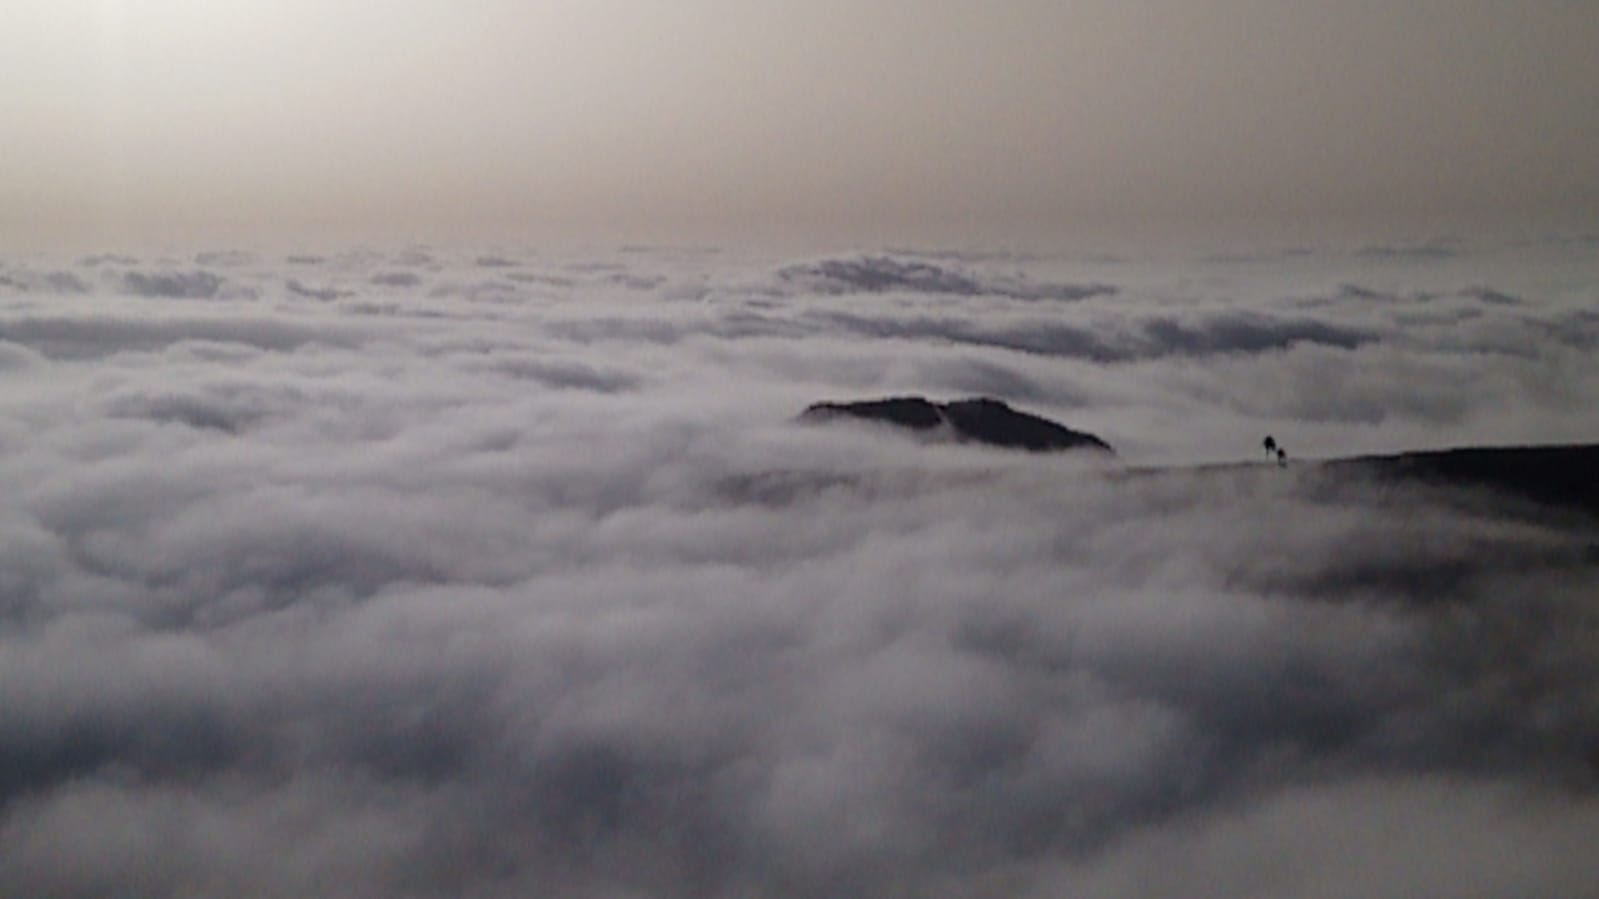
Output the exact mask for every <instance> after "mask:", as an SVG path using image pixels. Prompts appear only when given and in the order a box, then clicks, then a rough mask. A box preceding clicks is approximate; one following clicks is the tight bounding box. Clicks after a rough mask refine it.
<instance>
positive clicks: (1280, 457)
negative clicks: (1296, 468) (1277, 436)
mask: <svg viewBox="0 0 1599 899" xmlns="http://www.w3.org/2000/svg"><path fill="white" fill-rule="evenodd" d="M1277 464H1278V465H1279V466H1283V467H1286V466H1287V465H1288V451H1287V450H1285V449H1283V448H1282V447H1280V446H1279V447H1277Z"/></svg>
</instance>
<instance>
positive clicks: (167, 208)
mask: <svg viewBox="0 0 1599 899" xmlns="http://www.w3.org/2000/svg"><path fill="white" fill-rule="evenodd" d="M1596 46H1599V10H1596V7H1595V5H1594V4H1592V3H1583V2H1561V3H1555V2H1545V3H1529V4H1508V3H1491V2H1427V3H1421V2H1412V3H1403V4H1388V3H1349V4H1344V3H1340V4H1331V3H1326V4H1293V5H1289V4H1281V3H1270V2H1260V3H1252V2H1194V3H1143V4H1125V3H1065V2H1038V0H1017V2H1007V3H1000V4H975V3H964V2H942V0H933V2H914V3H913V2H881V0H879V2H869V3H859V2H851V3H845V2H830V0H829V2H811V3H803V4H800V3H764V2H762V3H732V2H725V3H724V2H708V0H684V2H676V3H650V2H629V0H596V2H585V3H552V4H545V3H537V4H534V3H517V2H501V0H467V2H452V3H443V2H437V3H426V2H416V0H401V2H372V0H350V2H341V3H313V2H305V0H272V2H269V0H226V2H214V3H213V2H204V3H202V2H184V0H145V2H121V0H99V2H83V0H63V2H17V3H8V4H6V5H5V6H4V8H3V9H0V117H3V126H4V129H5V134H6V138H5V141H4V148H3V151H0V153H3V155H0V236H3V237H4V238H5V239H6V240H8V241H9V242H11V243H13V244H16V245H23V244H25V245H30V246H36V245H41V244H43V245H54V244H60V243H71V244H73V245H81V246H86V245H91V244H96V243H99V244H115V245H126V244H128V243H130V242H150V241H168V240H175V241H190V242H192V241H194V240H211V241H218V240H223V241H246V242H252V243H259V242H261V241H274V242H282V241H294V240H306V239H309V238H312V237H328V238H379V239H396V238H398V239H429V240H472V239H479V238H484V237H528V238H532V239H546V238H563V237H575V238H579V239H589V238H601V239H606V238H618V239H634V238H637V239H706V240H725V239H729V238H734V237H736V238H745V239H747V238H750V237H757V238H772V239H795V240H798V239H803V240H809V241H813V242H814V241H822V242H828V243H835V244H836V243H837V242H839V241H840V240H845V239H854V240H900V239H916V238H939V239H949V238H951V237H952V236H954V237H960V238H963V239H965V240H967V241H973V240H975V241H986V242H990V243H1001V242H1007V241H1010V242H1014V241H1020V240H1031V241H1034V242H1036V241H1038V240H1041V239H1055V238H1058V237H1061V236H1075V237H1079V238H1081V237H1082V236H1083V235H1085V234H1086V235H1090V236H1091V237H1092V238H1096V239H1097V238H1099V237H1101V236H1106V237H1116V236H1118V235H1134V236H1136V235H1141V234H1145V233H1154V232H1165V231H1168V230H1169V231H1173V232H1184V231H1189V232H1191V231H1195V230H1208V231H1223V230H1225V231H1229V232H1265V233H1274V234H1280V233H1285V229H1287V233H1292V231H1293V229H1301V230H1306V229H1308V230H1311V231H1316V232H1322V231H1327V230H1331V229H1338V228H1363V229H1375V228H1381V229H1385V230H1403V229H1413V230H1414V229H1419V230H1424V231H1425V230H1429V229H1432V230H1437V229H1449V228H1471V227H1477V226H1501V225H1507V224H1515V225H1520V224H1523V223H1530V224H1534V225H1538V224H1543V223H1563V224H1569V223H1570V222H1572V221H1574V220H1575V221H1583V220H1584V219H1585V218H1586V219H1587V220H1591V217H1592V216H1593V215H1594V213H1595V210H1596V208H1599V192H1596V191H1599V114H1596V113H1595V110H1596V109H1599V63H1596V62H1595V58H1596V57H1595V55H1594V52H1593V48H1594V47H1596Z"/></svg>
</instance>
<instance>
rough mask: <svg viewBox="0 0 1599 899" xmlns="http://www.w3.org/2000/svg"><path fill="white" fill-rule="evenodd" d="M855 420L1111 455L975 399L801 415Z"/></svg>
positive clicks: (842, 406)
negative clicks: (945, 428) (944, 428)
mask: <svg viewBox="0 0 1599 899" xmlns="http://www.w3.org/2000/svg"><path fill="white" fill-rule="evenodd" d="M839 418H859V419H864V420H866V421H876V422H882V423H884V424H890V425H894V426H896V427H901V428H908V429H910V430H914V431H930V430H933V429H934V428H937V427H939V426H941V425H948V426H949V427H950V430H951V431H953V432H954V434H955V435H956V437H958V438H959V439H961V440H969V441H972V442H974V443H982V444H986V445H988V446H997V447H1002V448H1004V449H1021V450H1028V451H1030V452H1060V451H1063V450H1074V449H1091V450H1095V451H1097V452H1103V453H1109V454H1112V455H1114V454H1115V451H1114V450H1112V449H1111V447H1110V444H1108V443H1106V442H1105V441H1103V440H1101V439H1099V438H1098V437H1096V436H1094V435H1093V434H1089V433H1085V432H1083V431H1074V430H1072V429H1071V428H1068V427H1065V426H1064V425H1061V424H1058V423H1056V422H1053V421H1050V420H1049V419H1047V418H1042V417H1040V416H1037V415H1030V414H1028V413H1026V412H1018V411H1016V410H1015V409H1012V408H1011V407H1010V406H1008V405H1006V404H1005V403H1003V402H1001V401H1000V400H996V399H990V398H987V397H978V398H974V399H967V400H957V401H955V402H952V403H934V402H932V401H930V400H928V399H925V398H923V397H919V396H902V397H890V398H887V399H880V400H863V401H861V402H854V403H817V404H815V405H813V406H811V407H809V408H808V409H806V410H805V411H804V413H802V414H801V415H800V420H802V421H818V422H825V421H834V420H836V419H839Z"/></svg>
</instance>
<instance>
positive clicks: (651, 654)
mask: <svg viewBox="0 0 1599 899" xmlns="http://www.w3.org/2000/svg"><path fill="white" fill-rule="evenodd" d="M1596 256H1599V241H1596V240H1595V239H1593V238H1573V239H1562V240H1548V241H1539V242H1529V243H1524V244H1519V245H1514V246H1510V245H1470V244H1466V243H1428V244H1409V245H1396V246H1375V245H1374V246H1368V247H1356V248H1346V249H1342V250H1334V249H1320V248H1295V249H1289V250H1285V251H1280V252H1271V253H1233V254H1222V255H1213V256H1207V257H1203V258H1186V259H1176V260H1171V259H1166V260H1137V259H1117V258H1111V257H1106V256H1083V257H1073V256H1049V255H1024V254H1006V253H964V252H955V251H940V252H933V251H916V250H908V249H897V250H887V251H871V252H850V253H839V254H832V255H813V256H805V257H801V258H783V257H775V256H758V255H754V254H745V253H734V252H718V251H715V250H708V249H681V248H648V247H633V248H626V249H624V250H620V251H607V252H596V253H572V252H567V253H560V254H556V253H551V252H543V251H537V250H531V249H516V248H505V247H500V248H494V249H485V250H473V251H470V252H460V251H443V250H435V249H428V248H410V249H405V250H401V251H378V250H360V251H345V252H328V253H318V254H314V255H313V254H309V253H308V254H300V255H291V256H269V255H264V254H258V253H251V252H241V251H227V252H207V253H200V254H193V253H188V254H182V255H173V256H168V257H157V256H121V255H114V254H108V255H98V256H90V257H84V258H79V259H49V258H43V257H39V258H33V257H14V258H6V259H3V260H0V491H3V496H4V503H3V504H0V894H4V895H15V896H25V895H28V896H78V895H119V896H135V897H136V896H216V895H249V896H269V897H270V896H282V897H289V896H295V897H298V896H308V895H326V896H373V897H379V896H382V897H406V896H416V897H432V896H439V897H444V896H450V897H501V896H505V897H511V896H528V895H551V896H592V897H623V896H695V897H715V896H726V897H732V896H819V895H835V896H962V897H966V896H996V897H998V896H1006V897H1010V896H1039V897H1043V896H1074V897H1124V896H1125V897H1133V896H1140V897H1142V896H1218V897H1219V896H1227V897H1299V896H1303V897H1309V896H1326V895H1364V896H1424V895H1431V896H1483V897H1498V896H1505V895H1518V896H1547V897H1568V896H1573V895H1578V894H1580V893H1582V892H1583V891H1584V890H1587V889H1590V888H1591V887H1592V885H1593V884H1594V883H1596V882H1599V855H1596V854H1595V853H1594V852H1593V851H1592V847H1593V845H1594V842H1595V840H1596V839H1599V606H1596V602H1599V550H1596V546H1599V533H1596V528H1595V524H1594V522H1593V521H1592V520H1591V519H1584V518H1582V517H1580V516H1577V515H1575V514H1571V513H1563V512H1557V511H1551V510H1538V509H1534V508H1531V507H1528V506H1526V505H1524V504H1519V503H1517V502H1515V501H1514V500H1510V499H1507V498H1502V497H1496V496H1493V495H1491V494H1485V493H1472V492H1469V491H1443V490H1437V489H1431V488H1426V487H1424V486H1421V485H1410V486H1407V485H1404V484H1398V483H1393V482H1382V483H1379V482H1376V481H1367V480H1362V479H1360V478H1359V477H1356V476H1349V475H1334V474H1333V473H1331V472H1329V471H1328V470H1324V469H1318V468H1317V467H1315V466H1313V465H1310V464H1294V465H1291V466H1289V467H1288V468H1278V467H1277V466H1275V465H1268V464H1266V463H1265V462H1264V459H1263V456H1262V455H1261V451H1260V446H1261V438H1262V437H1263V436H1264V435H1266V434H1267V433H1271V434H1273V435H1275V436H1276V438H1277V439H1278V440H1279V441H1280V442H1281V443H1283V444H1284V445H1285V446H1286V447H1287V448H1288V450H1289V452H1290V453H1291V454H1292V457H1293V458H1294V459H1295V460H1300V459H1305V460H1308V459H1314V458H1330V457H1334V456H1341V455H1349V454H1356V453H1367V452H1398V451H1403V450H1409V449H1419V448H1435V447H1445V446H1453V445H1466V444H1473V445H1475V444H1506V443H1512V444H1513V443H1543V442H1595V441H1599V272H1596V270H1595V269H1594V267H1593V259H1594V258H1596ZM905 393H918V394H924V395H927V396H930V397H932V398H934V399H938V400H945V399H952V398H957V397H962V396H968V395H989V396H995V397H998V398H1001V399H1004V400H1006V401H1008V402H1010V403H1011V404H1012V405H1014V406H1016V407H1018V408H1021V409H1024V410H1026V411H1030V412H1036V413H1040V414H1045V415H1049V416H1051V417H1053V418H1055V419H1057V420H1060V421H1062V422H1064V423H1065V424H1067V425H1069V426H1071V427H1074V428H1078V429H1083V430H1089V431H1092V432H1094V433H1096V434H1098V435H1100V436H1102V437H1104V438H1105V439H1106V440H1108V441H1109V442H1110V443H1112V444H1113V445H1114V446H1116V448H1117V449H1118V452H1119V456H1118V458H1117V459H1116V460H1115V461H1113V462H1108V463H1107V462H1104V461H1099V460H1083V459H1077V458H1073V457H1071V456H1069V455H1068V456H1056V457H1042V456H1032V455H1027V454H1019V453H1008V452H1003V451H993V450H983V449H978V448H973V447H969V446H941V445H928V444H926V443H924V442H918V441H916V440H911V439H907V438H904V437H901V436H900V435H897V434H891V433H887V432H885V431H883V430H880V429H878V428H874V427H872V426H868V425H860V426H849V425H846V426H835V427H818V426H809V425H802V424H799V423H796V422H795V421H794V418H795V416H796V415H797V414H798V413H799V412H800V411H801V410H802V409H803V408H804V407H805V406H806V405H807V404H809V403H811V402H815V401H818V400H846V399H858V398H866V397H873V396H885V395H896V394H905ZM1257 460H1258V461H1257ZM1232 461H1238V462H1247V463H1249V464H1244V465H1232V466H1214V465H1209V464H1208V463H1218V462H1232Z"/></svg>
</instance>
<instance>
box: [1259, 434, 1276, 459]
mask: <svg viewBox="0 0 1599 899" xmlns="http://www.w3.org/2000/svg"><path fill="white" fill-rule="evenodd" d="M1261 446H1264V447H1265V448H1266V460H1267V461H1270V460H1271V457H1272V456H1274V455H1276V454H1277V438H1276V437H1273V436H1271V435H1270V434H1267V435H1266V439H1265V440H1263V441H1261Z"/></svg>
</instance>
